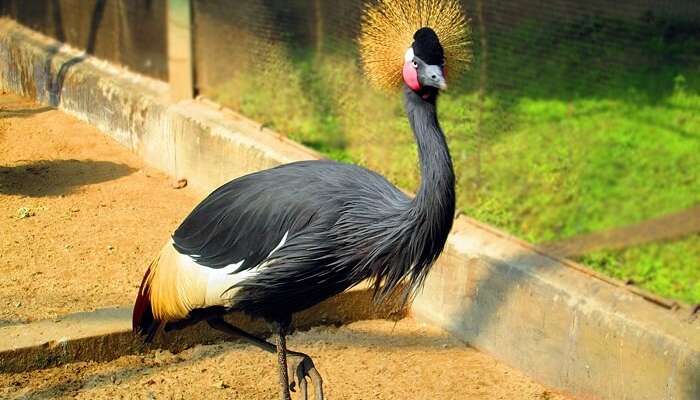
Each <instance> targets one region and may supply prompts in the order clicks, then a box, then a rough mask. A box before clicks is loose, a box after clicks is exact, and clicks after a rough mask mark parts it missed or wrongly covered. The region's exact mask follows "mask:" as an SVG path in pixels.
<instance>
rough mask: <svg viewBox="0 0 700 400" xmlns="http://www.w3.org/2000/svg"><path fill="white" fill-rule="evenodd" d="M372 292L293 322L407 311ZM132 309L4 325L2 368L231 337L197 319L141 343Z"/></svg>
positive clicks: (233, 318)
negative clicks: (134, 328) (377, 298)
mask: <svg viewBox="0 0 700 400" xmlns="http://www.w3.org/2000/svg"><path fill="white" fill-rule="evenodd" d="M372 294H373V291H372V290H371V289H370V288H368V287H367V286H358V287H356V288H353V289H352V290H349V291H347V292H345V293H341V294H339V295H337V296H335V297H333V298H331V299H329V300H327V301H325V302H323V303H321V304H319V305H317V306H315V307H313V308H310V309H308V310H306V311H304V312H302V313H299V314H297V315H295V316H294V321H293V326H294V328H295V329H302V330H303V329H308V328H310V327H312V326H317V325H340V324H347V323H350V322H353V321H360V320H366V319H401V318H403V317H405V316H406V313H407V309H406V307H405V306H404V305H403V304H402V303H401V302H400V301H398V297H397V296H394V297H392V298H391V299H390V300H389V301H388V302H386V303H383V304H382V305H380V306H376V305H374V304H373V302H372ZM131 312H132V309H131V307H130V306H125V307H118V308H108V309H102V310H97V311H94V312H84V313H75V314H70V315H66V316H63V317H61V318H59V319H51V320H44V321H37V322H33V323H29V324H20V325H10V326H5V327H2V328H0V337H2V338H3V340H2V342H1V343H0V372H20V371H27V370H31V369H37V368H46V367H51V366H56V365H60V364H65V363H67V362H75V361H108V360H113V359H115V358H118V357H121V356H123V355H127V354H135V353H138V352H142V351H145V350H148V349H150V348H167V349H169V350H171V351H173V352H178V351H181V350H183V349H185V348H188V347H191V346H193V345H195V344H202V343H213V342H215V341H221V340H232V338H231V337H227V336H225V335H223V334H220V333H219V332H217V331H215V330H213V329H211V328H209V327H208V326H207V325H206V324H202V323H200V324H197V325H194V326H191V327H188V328H185V329H183V330H181V331H175V332H169V333H167V334H163V333H162V332H161V333H159V334H158V335H157V336H156V339H155V341H154V343H152V344H150V345H145V344H143V342H142V341H141V339H140V338H138V337H136V336H135V335H133V334H132V333H131ZM226 319H227V320H228V321H229V322H231V323H233V324H234V325H236V326H238V327H240V328H241V329H243V330H245V331H247V332H250V333H252V334H255V335H261V336H266V335H267V334H268V333H269V332H270V329H269V328H268V327H267V326H265V324H264V323H263V322H262V321H259V320H257V321H254V320H251V319H250V318H247V317H246V316H244V315H241V314H233V315H228V316H227V317H226Z"/></svg>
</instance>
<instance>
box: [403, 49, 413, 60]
mask: <svg viewBox="0 0 700 400" xmlns="http://www.w3.org/2000/svg"><path fill="white" fill-rule="evenodd" d="M413 57H415V53H413V47H409V48H408V50H406V53H405V54H404V55H403V60H404V61H405V62H411V61H413Z"/></svg>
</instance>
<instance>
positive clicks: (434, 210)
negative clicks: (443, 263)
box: [404, 86, 455, 253]
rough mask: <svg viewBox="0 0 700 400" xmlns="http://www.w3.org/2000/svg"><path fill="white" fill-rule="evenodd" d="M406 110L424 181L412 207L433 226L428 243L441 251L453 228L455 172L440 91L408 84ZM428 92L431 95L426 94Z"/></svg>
mask: <svg viewBox="0 0 700 400" xmlns="http://www.w3.org/2000/svg"><path fill="white" fill-rule="evenodd" d="M404 95H405V102H406V112H407V113H408V120H409V123H410V124H411V129H412V130H413V134H414V135H415V138H416V142H417V143H418V153H419V157H420V168H421V183H420V187H419V189H418V193H417V195H416V197H415V198H414V199H413V202H412V207H413V209H414V210H415V213H416V217H417V218H419V219H424V220H423V221H421V222H424V223H425V224H426V225H427V226H429V227H430V235H431V237H430V241H432V242H433V243H432V244H431V243H428V245H429V246H428V247H433V246H435V247H433V248H431V249H430V251H431V252H437V253H439V252H440V251H441V250H442V247H443V246H444V242H445V240H447V234H448V233H449V231H450V229H451V228H452V221H453V219H454V211H455V175H454V170H453V168H452V158H451V157H450V152H449V149H448V148H447V142H446V140H445V135H444V134H443V132H442V129H441V128H440V123H439V122H438V119H437V111H436V107H435V102H436V98H437V93H436V92H435V91H431V92H429V93H428V94H427V95H425V94H419V93H416V92H414V91H413V90H411V89H410V88H408V87H406V86H404ZM424 96H426V97H427V98H424Z"/></svg>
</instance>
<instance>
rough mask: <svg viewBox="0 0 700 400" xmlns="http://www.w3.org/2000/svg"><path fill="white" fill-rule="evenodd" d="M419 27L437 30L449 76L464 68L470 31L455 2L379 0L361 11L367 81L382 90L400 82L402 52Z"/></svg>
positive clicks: (467, 62)
mask: <svg viewBox="0 0 700 400" xmlns="http://www.w3.org/2000/svg"><path fill="white" fill-rule="evenodd" d="M422 27H430V28H432V29H433V30H434V31H435V33H437V35H438V38H439V39H440V43H441V44H442V47H443V49H444V51H445V67H446V69H447V70H448V73H449V75H450V76H457V75H459V74H460V73H461V72H463V71H464V70H466V69H467V67H468V65H469V62H470V61H471V53H470V51H469V45H470V40H469V39H470V32H469V26H468V25H467V20H466V18H465V16H464V13H463V12H462V7H461V6H460V4H459V2H458V1H456V0H418V1H408V0H379V1H378V2H375V3H374V4H373V5H372V4H370V5H368V6H367V8H366V9H365V10H364V14H363V18H362V27H361V30H360V37H359V47H360V56H361V58H362V65H363V67H364V70H365V74H366V76H367V78H368V79H369V80H370V82H372V83H373V84H374V85H375V86H377V87H379V88H382V89H391V88H395V87H397V86H399V85H400V84H401V79H402V78H401V71H402V68H403V63H404V53H405V52H406V49H408V47H409V46H411V43H413V34H414V33H415V32H416V31H417V30H418V29H420V28H422Z"/></svg>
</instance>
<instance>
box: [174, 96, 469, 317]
mask: <svg viewBox="0 0 700 400" xmlns="http://www.w3.org/2000/svg"><path fill="white" fill-rule="evenodd" d="M405 98H406V108H407V112H408V115H409V120H410V123H411V127H412V128H413V130H414V133H415V136H416V139H417V142H418V146H419V153H420V160H421V172H422V182H421V185H420V188H419V190H418V194H417V196H416V197H415V198H413V199H411V198H409V197H408V196H406V195H405V194H403V193H402V192H401V191H400V190H399V189H397V188H396V187H395V186H393V185H392V184H391V183H389V182H388V181H387V180H386V179H385V178H383V177H382V176H380V175H378V174H376V173H374V172H372V171H369V170H367V169H364V168H361V167H358V166H354V165H348V164H343V163H337V162H333V161H302V162H296V163H291V164H286V165H282V166H279V167H276V168H272V169H269V170H265V171H261V172H257V173H253V174H250V175H247V176H243V177H241V178H238V179H235V180H233V181H231V182H229V183H227V184H225V185H223V186H222V187H220V188H219V189H217V190H216V191H214V192H213V193H212V194H210V195H209V196H208V197H207V198H206V199H205V200H203V201H202V202H201V203H200V204H199V205H198V206H197V207H196V208H195V209H194V210H193V211H192V212H191V214H190V215H189V216H188V217H187V218H186V219H185V220H184V221H183V223H182V224H181V225H180V227H179V228H178V229H177V230H176V232H175V233H174V235H173V243H174V247H175V249H176V250H177V251H178V252H179V253H181V254H186V255H189V256H190V257H192V258H193V259H194V260H195V261H196V262H197V263H198V264H200V265H203V266H206V267H209V268H222V267H224V266H227V265H230V264H233V263H238V262H240V261H242V260H244V262H243V263H242V264H241V265H240V266H239V269H238V271H234V273H236V272H240V271H243V270H249V269H252V268H257V269H256V271H257V272H256V273H255V274H253V275H252V277H250V278H248V279H246V280H244V281H242V282H240V283H239V284H237V285H236V286H235V289H236V292H235V295H234V296H233V298H232V300H231V304H230V307H229V308H228V310H229V311H243V312H245V313H247V314H249V315H251V316H254V317H262V318H266V319H268V320H284V319H288V318H289V315H291V314H292V313H295V312H297V311H300V310H303V309H305V308H308V307H310V306H313V305H314V304H317V303H319V302H320V301H322V300H324V299H326V298H328V297H330V296H332V295H334V294H337V293H340V292H342V291H344V290H346V289H348V288H350V287H352V286H354V285H357V284H358V283H360V282H362V281H363V280H365V279H371V280H372V281H373V282H374V285H375V289H376V296H377V299H378V300H382V299H384V298H385V297H386V296H387V295H388V294H390V293H391V292H392V291H394V289H396V288H397V287H398V286H399V285H400V284H401V282H403V281H404V280H406V281H407V283H408V290H407V291H406V292H405V293H404V294H405V295H407V296H408V295H409V294H410V293H412V292H413V291H414V290H415V289H417V288H418V287H420V285H421V284H422V282H423V280H424V278H425V276H426V274H427V272H428V270H429V268H430V266H431V265H432V264H433V262H434V261H435V259H436V258H437V256H438V255H439V254H440V252H441V251H442V249H443V247H444V245H445V242H446V240H447V236H448V233H449V231H450V229H451V227H452V221H453V215H454V206H455V193H454V174H453V171H452V164H451V160H450V155H449V152H448V150H447V145H446V143H445V138H444V135H443V134H442V131H441V130H440V127H439V124H438V122H437V116H436V111H435V98H436V91H426V92H425V93H416V92H413V91H412V90H410V89H408V88H407V89H406V90H405ZM283 238H285V239H286V240H285V241H284V244H283V245H282V246H281V247H279V248H276V246H278V244H280V242H281V241H282V239H283ZM273 250H274V252H273ZM271 253H272V254H271ZM232 289H233V288H232Z"/></svg>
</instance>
